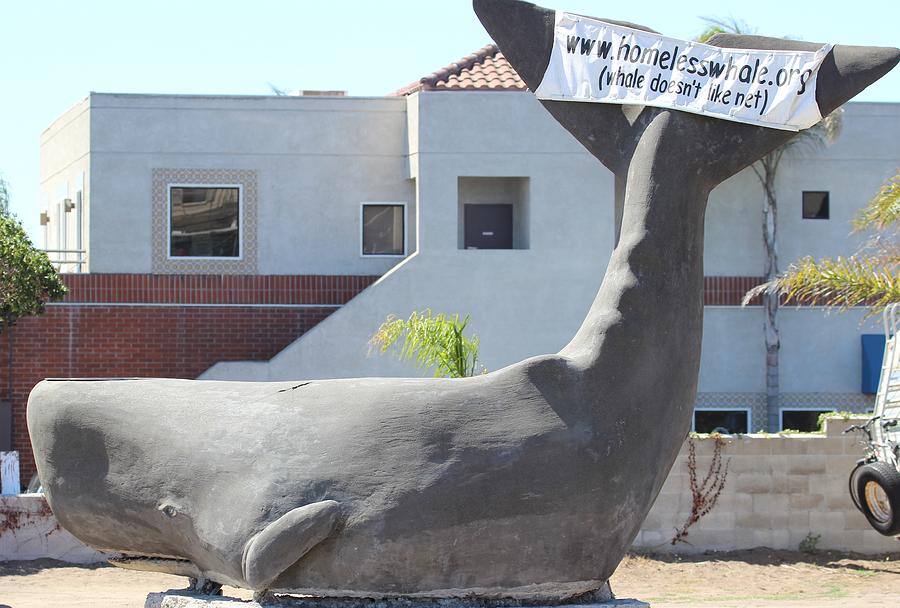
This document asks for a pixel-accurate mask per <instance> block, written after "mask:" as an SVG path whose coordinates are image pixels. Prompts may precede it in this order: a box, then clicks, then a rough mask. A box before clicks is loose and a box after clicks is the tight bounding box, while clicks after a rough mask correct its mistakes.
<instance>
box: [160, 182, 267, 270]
mask: <svg viewBox="0 0 900 608" xmlns="http://www.w3.org/2000/svg"><path fill="white" fill-rule="evenodd" d="M256 182H257V176H256V171H251V170H244V169H154V170H153V272H159V273H180V274H254V273H255V272H256V269H257V248H258V247H257V235H256V214H257V207H258V205H259V203H258V200H257V194H258V193H257V184H256ZM169 184H207V185H214V184H223V185H225V184H227V185H240V186H241V192H242V196H243V200H242V201H241V205H240V208H241V217H240V218H239V226H240V230H241V233H242V234H241V259H239V260H233V259H221V260H217V259H214V258H204V259H193V260H191V259H178V258H170V257H169V230H168V226H169V192H168V186H169Z"/></svg>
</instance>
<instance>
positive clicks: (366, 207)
mask: <svg viewBox="0 0 900 608" xmlns="http://www.w3.org/2000/svg"><path fill="white" fill-rule="evenodd" d="M362 255H364V256H369V255H373V256H404V255H406V204H404V203H363V205H362Z"/></svg>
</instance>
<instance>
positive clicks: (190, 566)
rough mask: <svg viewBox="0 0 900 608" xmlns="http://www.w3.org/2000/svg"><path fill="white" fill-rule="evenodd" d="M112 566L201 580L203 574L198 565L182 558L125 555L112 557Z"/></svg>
mask: <svg viewBox="0 0 900 608" xmlns="http://www.w3.org/2000/svg"><path fill="white" fill-rule="evenodd" d="M106 561H107V562H109V563H110V564H111V565H113V566H116V567H118V568H124V569H125V570H141V571H144V572H161V573H163V574H174V575H176V576H187V577H192V578H200V576H201V572H200V569H199V568H198V567H197V565H196V564H195V563H194V562H192V561H191V560H189V559H184V558H182V557H160V556H155V555H129V554H123V555H119V556H117V557H111V558H109V559H108V560H106Z"/></svg>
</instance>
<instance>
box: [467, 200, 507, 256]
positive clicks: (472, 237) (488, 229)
mask: <svg viewBox="0 0 900 608" xmlns="http://www.w3.org/2000/svg"><path fill="white" fill-rule="evenodd" d="M463 211H464V213H465V248H466V249H512V248H513V206H512V205H471V204H467V205H465V207H464V210H463Z"/></svg>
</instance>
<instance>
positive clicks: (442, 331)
mask: <svg viewBox="0 0 900 608" xmlns="http://www.w3.org/2000/svg"><path fill="white" fill-rule="evenodd" d="M468 324H469V317H468V316H467V317H466V318H465V319H463V320H462V321H460V320H459V315H458V314H456V315H453V316H449V315H445V314H437V315H435V314H432V312H431V310H430V309H429V310H425V311H423V312H413V313H412V314H411V315H410V316H409V319H397V318H396V317H394V316H393V315H391V316H389V317H388V318H387V321H385V322H384V323H382V324H381V327H379V328H378V331H377V332H375V335H373V336H372V338H371V339H370V340H369V346H370V348H371V349H373V350H379V351H380V352H382V353H385V352H387V351H388V349H390V348H391V347H392V346H393V345H394V344H396V343H398V342H400V340H401V338H402V339H403V342H402V344H401V346H400V350H399V352H398V353H397V356H398V357H399V358H400V359H404V360H412V361H414V364H415V366H416V367H417V368H419V369H422V368H425V369H430V368H434V370H435V371H434V375H435V377H436V378H437V377H447V378H464V377H467V376H473V375H475V372H476V361H477V360H478V337H477V336H472V337H471V338H467V337H465V336H464V335H463V331H464V330H465V329H466V326H467V325H468Z"/></svg>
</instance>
